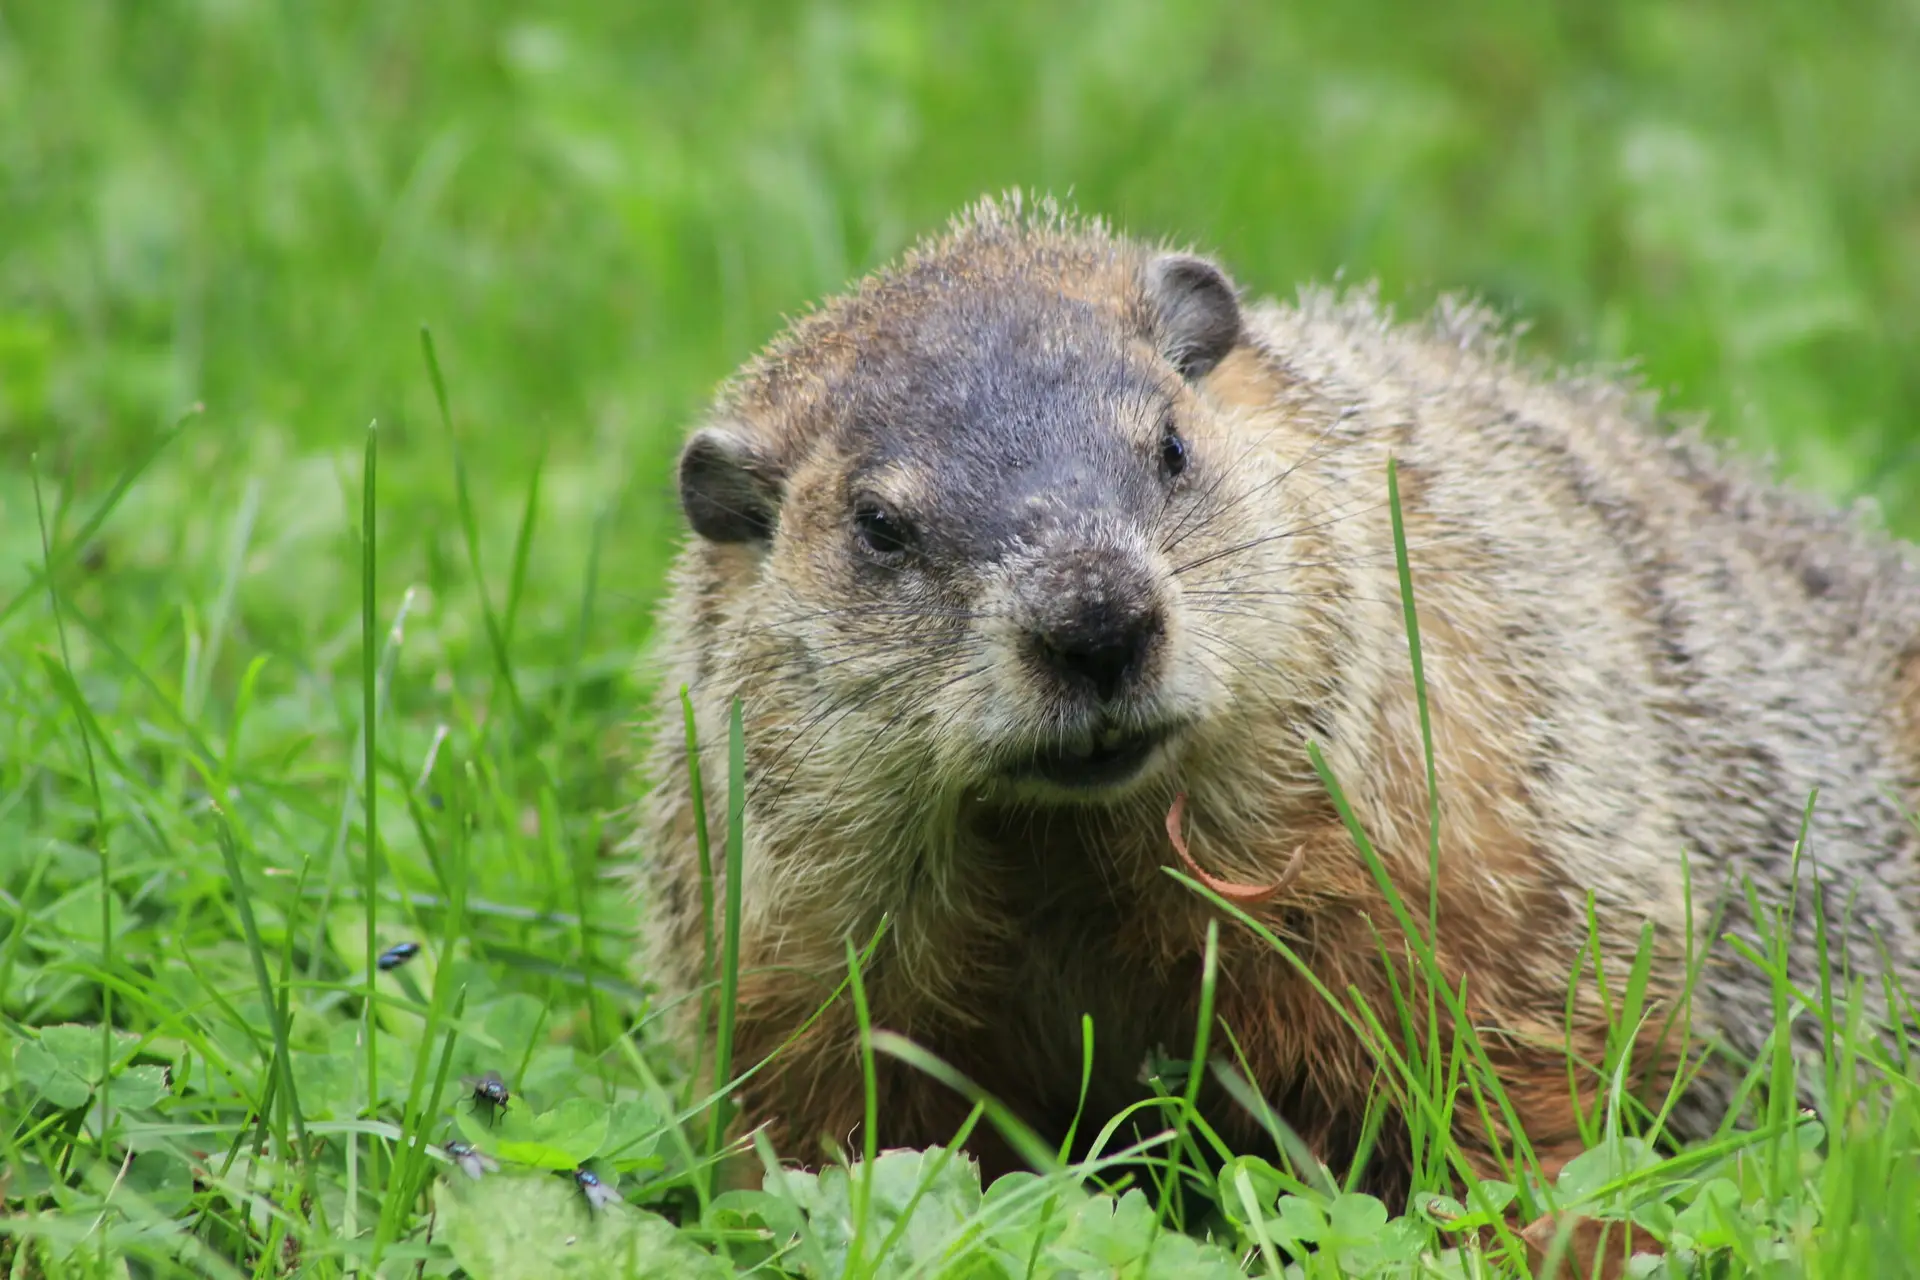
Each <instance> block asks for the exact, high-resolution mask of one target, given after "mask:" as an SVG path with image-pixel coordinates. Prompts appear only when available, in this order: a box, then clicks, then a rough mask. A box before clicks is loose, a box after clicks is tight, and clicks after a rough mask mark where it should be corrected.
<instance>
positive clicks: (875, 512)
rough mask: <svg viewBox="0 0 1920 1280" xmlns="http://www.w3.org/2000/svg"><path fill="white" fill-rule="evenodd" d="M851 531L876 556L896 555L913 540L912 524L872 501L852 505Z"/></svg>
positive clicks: (911, 544)
mask: <svg viewBox="0 0 1920 1280" xmlns="http://www.w3.org/2000/svg"><path fill="white" fill-rule="evenodd" d="M853 532H854V536H855V537H857V538H858V539H859V540H860V543H861V545H862V546H864V547H865V548H866V549H867V550H868V551H870V552H872V553H873V554H875V555H878V556H889V557H891V556H897V555H899V554H901V553H902V552H904V551H906V550H908V549H909V548H911V547H912V546H913V542H914V533H913V526H912V525H910V524H908V523H907V522H906V521H905V520H903V519H901V518H900V517H899V516H898V515H896V514H895V513H893V512H891V511H889V510H887V508H886V507H884V506H882V505H881V504H880V503H878V502H873V501H863V502H861V503H860V504H859V505H858V506H856V507H854V509H853Z"/></svg>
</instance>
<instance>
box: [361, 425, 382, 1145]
mask: <svg viewBox="0 0 1920 1280" xmlns="http://www.w3.org/2000/svg"><path fill="white" fill-rule="evenodd" d="M379 460H380V433H379V424H378V423H369V424H367V445H366V469H365V471H364V472H363V473H362V478H361V482H360V681H361V691H360V697H361V706H360V717H361V724H362V725H364V726H365V728H364V729H363V731H362V733H361V735H360V748H361V751H362V753H363V755H362V762H361V771H360V810H361V832H362V838H363V840H364V841H365V854H366V861H365V866H364V869H363V870H364V875H365V877H366V879H365V883H366V889H365V892H366V901H365V903H364V908H365V909H364V912H363V914H362V916H361V919H362V920H363V921H364V922H365V926H366V960H367V999H366V1010H365V1013H366V1023H367V1106H366V1112H365V1114H366V1115H367V1116H368V1117H372V1116H373V1114H374V1113H375V1112H376V1111H377V1110H378V1109H379V1106H380V1078H379V1077H380V1055H379V1038H380V1019H379V1017H378V1015H377V1013H376V1011H375V992H374V979H375V978H376V977H377V976H378V975H379V972H380V970H379V966H378V964H377V963H376V961H377V960H378V959H379V955H380V943H379V939H378V936H377V924H378V920H379V909H380V827H379V812H378V805H377V796H378V794H379V791H380V783H379V775H378V774H377V773H376V772H375V770H374V754H375V752H374V743H375V739H376V738H377V737H378V731H379V726H378V725H377V724H376V722H375V718H374V705H375V701H376V699H377V698H378V697H379V679H378V672H379V647H378V645H377V643H376V638H377V637H378V635H379V626H380V624H379V622H378V620H377V619H376V618H375V616H374V600H375V597H376V585H377V583H376V575H377V574H378V566H377V564H376V561H375V558H374V557H375V551H376V549H377V547H378V541H379V537H378V530H377V528H376V525H375V520H376V518H377V515H378V502H377V501H376V498H377V493H378V485H379V474H378V467H379Z"/></svg>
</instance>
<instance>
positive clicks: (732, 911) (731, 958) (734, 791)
mask: <svg viewBox="0 0 1920 1280" xmlns="http://www.w3.org/2000/svg"><path fill="white" fill-rule="evenodd" d="M745 734H746V731H745V729H744V727H743V725H742V711H741V705H740V699H739V698H737V697H736V698H734V699H733V702H732V706H731V708H730V709H729V711H728V714H727V846H726V852H725V857H726V877H727V879H726V885H725V891H726V895H727V897H726V916H725V919H724V924H723V927H724V929H725V935H724V938H723V941H722V943H721V952H720V1017H719V1023H720V1025H719V1028H718V1030H717V1032H716V1034H715V1040H714V1049H713V1082H714V1089H715V1091H716V1092H718V1090H719V1089H720V1086H721V1084H722V1082H724V1081H726V1080H727V1079H729V1078H730V1077H731V1076H732V1074H733V1020H734V1013H735V1010H736V1008H737V1007H738V1004H739V1000H740V874H741V866H742V864H743V862H744V861H745V847H744V846H745V841H746V809H747V748H746V736H745ZM730 1118H731V1107H730V1106H729V1104H728V1103H727V1102H726V1100H725V1099H724V1097H723V1098H722V1099H721V1101H719V1102H718V1103H716V1104H715V1107H714V1112H713V1119H712V1122H711V1125H712V1127H711V1129H710V1130H709V1133H708V1149H709V1150H714V1151H717V1150H719V1149H720V1135H721V1134H723V1133H725V1132H726V1128H727V1123H728V1121H729V1119H730Z"/></svg>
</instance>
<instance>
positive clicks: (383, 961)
mask: <svg viewBox="0 0 1920 1280" xmlns="http://www.w3.org/2000/svg"><path fill="white" fill-rule="evenodd" d="M419 954H420V944H419V943H417V942H396V943H394V944H393V945H392V946H390V947H388V948H387V949H386V950H385V951H382V952H381V953H380V958H379V959H378V960H375V961H374V962H373V963H374V965H375V966H376V967H378V968H379V970H380V972H382V973H386V972H387V971H388V970H390V969H398V968H399V967H400V966H401V965H403V964H405V963H406V962H407V961H409V960H411V959H413V958H414V957H415V956H417V955H419Z"/></svg>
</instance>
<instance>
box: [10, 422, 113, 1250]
mask: <svg viewBox="0 0 1920 1280" xmlns="http://www.w3.org/2000/svg"><path fill="white" fill-rule="evenodd" d="M27 470H28V472H29V473H30V474H31V475H32V477H33V508H34V512H35V514H36V515H37V516H38V518H39V523H40V556H41V565H42V566H43V569H42V572H43V576H44V578H45V581H46V584H47V604H48V607H49V608H51V609H52V610H53V628H54V633H55V634H56V635H57V636H58V637H59V640H60V666H61V669H62V673H63V674H64V675H65V676H66V680H67V683H68V684H70V685H71V691H70V693H69V694H68V696H69V697H70V698H71V700H72V702H73V707H74V720H75V722H76V723H78V725H79V726H80V749H81V752H82V754H83V755H84V756H85V758H86V762H87V790H88V793H89V795H90V797H91V799H92V803H93V840H94V844H95V845H96V847H97V848H98V851H99V855H100V968H101V970H102V971H104V972H106V973H112V972H113V862H112V856H113V855H112V854H111V853H110V852H109V850H108V848H107V809H106V802H105V801H104V800H103V799H102V797H101V795H100V771H99V769H98V768H97V767H96V766H95V764H94V760H93V731H94V729H95V728H97V726H96V725H95V724H94V721H93V714H92V712H91V710H89V709H88V707H87V702H86V696H85V695H84V694H83V693H82V692H81V691H80V685H79V682H78V681H75V680H74V679H73V658H72V656H71V654H70V652H69V651H68V648H67V624H66V622H65V621H64V619H63V618H62V617H61V613H62V610H61V608H60V590H59V587H58V586H57V585H56V584H55V582H54V580H53V543H52V539H51V537H50V536H49V534H48V532H47V504H46V500H45V499H44V498H43V497H42V496H41V493H40V457H39V455H38V454H35V455H33V456H32V457H31V458H29V459H28V461H27ZM104 740H105V739H104V737H103V738H102V741H104ZM112 1074H113V987H112V986H111V985H104V986H102V987H101V988H100V1149H101V1150H102V1151H105V1150H107V1148H108V1146H109V1145H110V1143H111V1141H112V1134H113V1107H112V1106H111V1105H110V1104H109V1103H108V1101H107V1081H108V1079H109V1078H110V1077H111V1076H112ZM100 1239H101V1242H102V1245H103V1246H104V1244H105V1241H106V1233H105V1232H102V1233H101V1236H100ZM102 1263H103V1265H104V1259H102Z"/></svg>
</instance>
